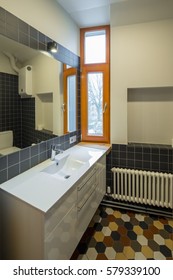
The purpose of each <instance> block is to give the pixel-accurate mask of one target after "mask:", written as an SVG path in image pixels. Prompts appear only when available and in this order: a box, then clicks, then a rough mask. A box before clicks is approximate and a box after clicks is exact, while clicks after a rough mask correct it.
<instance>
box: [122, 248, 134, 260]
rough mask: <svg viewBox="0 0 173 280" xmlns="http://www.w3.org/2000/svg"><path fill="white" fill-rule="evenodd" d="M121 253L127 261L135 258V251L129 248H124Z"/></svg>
mask: <svg viewBox="0 0 173 280" xmlns="http://www.w3.org/2000/svg"><path fill="white" fill-rule="evenodd" d="M123 253H124V255H125V256H126V257H127V259H128V260H129V259H134V258H135V251H134V250H133V249H132V247H130V246H125V247H124V250H123Z"/></svg>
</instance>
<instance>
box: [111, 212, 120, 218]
mask: <svg viewBox="0 0 173 280" xmlns="http://www.w3.org/2000/svg"><path fill="white" fill-rule="evenodd" d="M113 215H114V217H115V218H121V215H122V214H121V212H120V211H114V212H113Z"/></svg>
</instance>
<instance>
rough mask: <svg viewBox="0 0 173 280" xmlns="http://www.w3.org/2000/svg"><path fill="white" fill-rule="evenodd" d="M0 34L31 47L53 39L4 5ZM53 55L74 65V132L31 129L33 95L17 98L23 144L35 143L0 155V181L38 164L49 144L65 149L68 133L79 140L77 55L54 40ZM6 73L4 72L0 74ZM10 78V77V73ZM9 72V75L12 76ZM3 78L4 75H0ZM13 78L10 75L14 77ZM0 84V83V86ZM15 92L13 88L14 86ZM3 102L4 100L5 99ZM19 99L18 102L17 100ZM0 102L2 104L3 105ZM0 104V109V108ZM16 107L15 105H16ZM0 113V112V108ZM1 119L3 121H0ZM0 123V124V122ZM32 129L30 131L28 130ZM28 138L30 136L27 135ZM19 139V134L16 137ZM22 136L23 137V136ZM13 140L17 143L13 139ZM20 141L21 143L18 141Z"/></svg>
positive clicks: (43, 45)
mask: <svg viewBox="0 0 173 280" xmlns="http://www.w3.org/2000/svg"><path fill="white" fill-rule="evenodd" d="M0 34H2V35H4V36H6V37H8V38H10V39H12V40H14V41H16V42H19V43H21V44H24V45H26V46H29V47H31V48H34V49H37V50H47V42H49V41H53V40H52V39H50V38H48V37H47V36H45V35H44V34H42V33H41V32H39V31H38V30H36V29H35V28H33V27H32V26H30V25H28V24H27V23H25V22H23V21H22V20H20V19H19V18H17V17H15V16H14V15H13V14H11V13H9V12H7V11H6V10H5V9H3V8H1V7H0ZM55 59H57V60H59V61H61V62H62V63H66V64H69V65H71V66H73V67H76V68H77V69H78V75H77V80H78V85H77V130H76V131H75V132H72V133H69V134H67V135H63V136H60V137H54V138H52V139H49V140H46V139H47V135H46V134H43V133H42V132H39V131H36V130H34V112H35V110H34V106H35V103H34V98H30V99H23V100H22V99H19V96H18V95H17V99H18V105H17V106H18V110H17V112H18V115H20V114H21V115H22V118H21V120H22V121H21V127H22V131H23V134H24V130H25V129H26V127H27V126H28V127H27V129H26V131H25V133H28V135H27V136H26V138H25V140H24V141H25V144H24V143H23V146H27V144H28V143H26V142H27V141H28V139H29V138H30V139H29V145H30V143H31V142H32V143H37V141H38V142H40V141H44V142H40V143H38V144H36V145H34V146H29V147H26V148H24V149H22V150H21V151H19V152H16V153H13V154H9V155H7V156H2V157H0V184H1V183H3V182H5V181H7V180H9V179H11V178H13V177H14V176H17V175H18V174H20V173H22V172H24V171H26V170H28V169H29V168H31V167H33V166H35V165H37V164H39V163H40V162H42V161H44V160H46V159H47V158H49V157H50V150H51V145H52V144H61V148H62V149H64V150H66V149H67V148H69V147H70V146H71V145H70V144H69V138H70V136H73V135H77V142H79V141H80V136H81V131H80V70H79V69H80V59H79V57H78V56H77V55H75V54H73V53H72V52H71V51H69V50H68V49H66V48H64V47H63V46H62V45H60V44H58V52H57V53H56V54H55ZM3 75H6V74H2V76H3ZM13 78H14V77H13ZM13 78H12V76H11V77H10V79H13ZM3 79H4V77H3ZM6 79H7V87H6V89H7V88H8V87H9V80H8V78H7V77H6ZM15 79H16V78H14V80H15ZM0 87H1V86H0ZM15 87H17V80H15ZM12 91H13V90H11V89H10V94H12ZM15 92H16V90H15ZM8 101H9V103H8V108H10V106H13V105H11V103H13V104H14V103H15V102H16V101H14V100H13V99H11V98H9V100H8ZM5 102H6V101H5ZM21 103H22V104H21ZM1 104H2V103H0V106H1V107H2V106H3V105H1ZM1 107H0V109H1ZM16 108H17V107H16ZM0 114H1V112H0ZM2 123H4V121H3V122H2ZM0 125H1V124H0ZM17 126H20V120H18V124H17ZM7 127H8V129H12V128H13V127H12V128H11V126H6V127H3V124H2V126H1V128H2V130H6V128H7ZM31 130H32V133H30V131H31ZM31 138H32V139H31ZM19 139H20V140H21V137H20V138H19ZM23 139H24V138H23ZM15 141H16V142H15V143H14V144H15V145H16V146H18V145H17V139H16V140H15ZM20 144H21V145H22V143H20Z"/></svg>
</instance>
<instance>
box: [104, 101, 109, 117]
mask: <svg viewBox="0 0 173 280" xmlns="http://www.w3.org/2000/svg"><path fill="white" fill-rule="evenodd" d="M107 107H108V104H107V102H105V104H104V107H103V114H104V113H105V112H106V109H107Z"/></svg>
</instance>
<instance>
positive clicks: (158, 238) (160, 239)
mask: <svg viewBox="0 0 173 280" xmlns="http://www.w3.org/2000/svg"><path fill="white" fill-rule="evenodd" d="M153 238H154V241H156V242H157V243H158V244H159V245H164V244H165V240H164V239H163V237H161V236H160V235H159V234H154V235H153Z"/></svg>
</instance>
